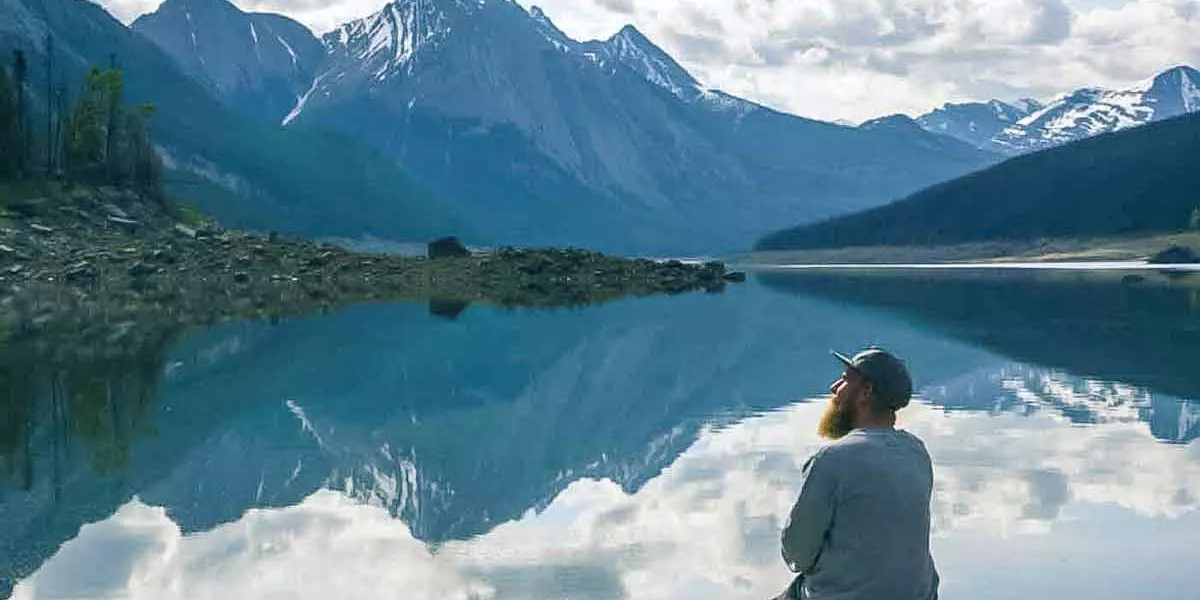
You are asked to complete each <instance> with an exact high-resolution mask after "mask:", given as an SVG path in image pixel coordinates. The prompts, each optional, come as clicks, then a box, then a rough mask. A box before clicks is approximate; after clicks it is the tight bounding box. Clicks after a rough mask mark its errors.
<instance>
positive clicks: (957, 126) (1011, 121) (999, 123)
mask: <svg viewBox="0 0 1200 600" xmlns="http://www.w3.org/2000/svg"><path fill="white" fill-rule="evenodd" d="M1041 108H1042V105H1041V104H1040V103H1038V102H1037V101H1036V100H1024V101H1019V102H1016V103H1013V104H1009V103H1007V102H1001V101H999V100H992V101H990V102H967V103H963V104H953V103H947V104H945V105H943V106H942V107H941V108H938V109H935V110H933V111H932V112H929V113H926V114H924V115H921V116H920V117H917V122H918V123H920V124H921V126H922V127H924V128H925V129H926V130H928V131H932V132H934V133H940V134H943V135H948V136H951V137H954V138H957V139H960V140H962V141H964V142H967V143H968V144H971V145H973V146H976V147H978V148H986V149H989V150H997V151H1003V150H1004V148H1003V147H1001V146H998V145H997V144H996V143H995V142H994V139H995V138H996V136H998V135H1000V133H1001V132H1003V131H1004V130H1005V129H1008V128H1009V127H1012V126H1013V125H1016V124H1017V122H1018V121H1020V120H1021V119H1023V118H1025V117H1026V116H1028V115H1029V114H1030V113H1032V112H1034V111H1036V110H1041Z"/></svg>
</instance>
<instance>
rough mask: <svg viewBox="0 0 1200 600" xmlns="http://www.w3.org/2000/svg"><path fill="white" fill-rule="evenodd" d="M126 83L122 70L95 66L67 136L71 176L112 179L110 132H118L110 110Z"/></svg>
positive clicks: (72, 117) (74, 111)
mask: <svg viewBox="0 0 1200 600" xmlns="http://www.w3.org/2000/svg"><path fill="white" fill-rule="evenodd" d="M122 87H123V84H122V81H121V72H120V71H117V70H115V69H109V70H107V71H101V70H100V69H98V68H94V69H92V72H91V74H90V75H88V78H87V82H86V83H85V84H84V88H83V93H82V94H81V95H80V97H79V99H78V100H76V101H75V105H74V106H73V107H72V109H71V116H70V118H69V122H68V129H67V139H66V168H67V174H68V176H69V177H70V178H72V179H74V180H77V181H84V182H88V183H100V182H102V181H105V180H109V179H111V177H110V176H109V172H110V170H111V169H110V168H109V167H110V161H113V162H115V161H116V159H117V157H116V156H109V155H108V154H109V152H110V142H109V140H110V139H111V138H110V136H115V135H117V132H116V131H113V130H112V129H113V128H112V127H110V125H109V121H110V111H111V110H113V108H114V103H116V102H118V98H119V91H120V89H121V88H122Z"/></svg>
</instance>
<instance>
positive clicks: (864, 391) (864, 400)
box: [856, 381, 875, 410]
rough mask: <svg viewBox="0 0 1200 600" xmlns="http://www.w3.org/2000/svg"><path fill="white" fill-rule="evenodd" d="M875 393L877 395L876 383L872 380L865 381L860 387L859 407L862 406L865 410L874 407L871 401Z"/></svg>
mask: <svg viewBox="0 0 1200 600" xmlns="http://www.w3.org/2000/svg"><path fill="white" fill-rule="evenodd" d="M874 395H875V384H874V383H871V382H870V381H865V382H863V384H862V386H861V387H859V388H858V397H857V398H856V400H857V401H858V404H859V408H862V409H864V410H870V409H871V408H873V406H872V405H873V403H872V402H871V397H872V396H874Z"/></svg>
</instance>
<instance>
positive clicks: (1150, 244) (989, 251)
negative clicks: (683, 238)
mask: <svg viewBox="0 0 1200 600" xmlns="http://www.w3.org/2000/svg"><path fill="white" fill-rule="evenodd" d="M1170 246H1190V247H1192V248H1194V249H1198V250H1200V232H1183V233H1173V234H1164V235H1153V236H1131V237H1107V238H1053V239H1042V240H1029V241H1025V240H1014V241H994V242H975V243H970V244H957V245H953V246H862V247H851V248H832V249H826V250H800V251H774V252H755V253H750V254H745V255H741V256H737V257H733V260H734V262H737V263H739V264H762V265H781V264H902V263H917V264H942V263H1004V262H1092V261H1135V260H1144V259H1145V258H1146V257H1148V256H1150V255H1152V254H1154V253H1156V252H1159V251H1161V250H1163V249H1165V248H1168V247H1170Z"/></svg>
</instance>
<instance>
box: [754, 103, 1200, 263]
mask: <svg viewBox="0 0 1200 600" xmlns="http://www.w3.org/2000/svg"><path fill="white" fill-rule="evenodd" d="M1198 153H1200V114H1191V115H1187V116H1183V117H1177V118H1174V119H1169V120H1167V121H1160V122H1157V123H1151V124H1149V125H1145V126H1143V127H1138V128H1136V129H1130V130H1126V131H1120V132H1117V133H1110V134H1107V135H1101V136H1098V137H1094V138H1088V139H1085V140H1082V141H1079V142H1075V143H1072V144H1068V145H1066V146H1059V147H1056V148H1051V149H1049V150H1045V151H1042V152H1037V153H1034V154H1027V155H1024V156H1019V157H1016V158H1013V159H1011V160H1009V161H1007V162H1004V163H1001V164H999V165H997V166H994V167H991V168H989V169H986V170H983V171H980V172H977V173H972V174H970V175H967V176H965V177H962V178H959V179H956V180H954V181H950V182H946V183H943V184H940V185H936V186H933V187H931V188H929V189H927V190H924V191H921V192H919V193H917V194H914V195H912V196H910V197H908V198H905V199H903V200H901V201H899V202H895V203H893V204H889V205H886V206H882V207H879V208H875V209H871V210H868V211H865V212H861V213H857V214H854V215H849V216H845V217H839V218H836V219H832V220H829V221H825V222H822V223H817V224H814V225H801V226H799V227H794V228H791V229H786V230H783V231H779V232H776V233H774V234H771V235H770V236H767V237H766V238H764V239H762V240H761V241H759V243H758V245H757V248H758V249H759V250H786V249H811V248H835V247H847V246H914V245H945V244H957V243H963V242H975V241H983V240H1002V239H1038V238H1043V237H1084V236H1104V235H1118V234H1130V233H1153V232H1167V231H1179V230H1182V229H1184V228H1186V227H1187V226H1188V222H1189V218H1190V215H1191V214H1192V211H1193V210H1195V209H1197V208H1200V171H1198V170H1197V169H1196V158H1195V157H1196V156H1197V154H1198Z"/></svg>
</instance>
